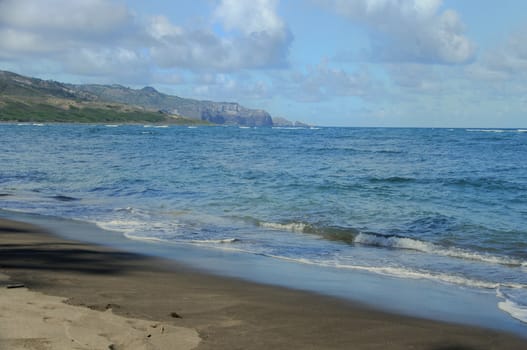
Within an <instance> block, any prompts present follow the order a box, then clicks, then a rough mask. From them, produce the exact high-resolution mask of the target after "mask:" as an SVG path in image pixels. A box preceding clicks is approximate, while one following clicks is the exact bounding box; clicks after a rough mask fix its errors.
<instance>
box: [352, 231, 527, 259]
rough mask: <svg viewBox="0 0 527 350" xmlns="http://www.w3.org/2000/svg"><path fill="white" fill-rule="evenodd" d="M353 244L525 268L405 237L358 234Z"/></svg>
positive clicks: (491, 257) (487, 255) (470, 252)
mask: <svg viewBox="0 0 527 350" xmlns="http://www.w3.org/2000/svg"><path fill="white" fill-rule="evenodd" d="M354 242H355V243H359V244H365V245H373V246H379V247H387V248H397V249H409V250H416V251H419V252H423V253H428V254H435V255H442V256H448V257H451V258H458V259H466V260H475V261H481V262H485V263H489V264H500V265H511V266H525V265H526V264H527V262H526V261H521V260H518V259H514V258H508V257H502V256H494V255H490V254H484V253H477V252H473V251H468V250H464V249H460V248H455V247H451V248H444V247H441V246H438V245H436V244H433V243H430V242H424V241H420V240H417V239H413V238H407V237H399V236H382V235H375V234H368V233H359V234H358V235H357V236H356V237H355V240H354Z"/></svg>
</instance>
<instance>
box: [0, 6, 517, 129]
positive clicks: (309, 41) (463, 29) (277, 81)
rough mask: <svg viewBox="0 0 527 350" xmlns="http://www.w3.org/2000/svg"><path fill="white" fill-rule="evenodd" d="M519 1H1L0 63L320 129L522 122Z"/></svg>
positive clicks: (23, 71) (23, 70) (30, 72)
mask: <svg viewBox="0 0 527 350" xmlns="http://www.w3.org/2000/svg"><path fill="white" fill-rule="evenodd" d="M526 17H527V2H526V1H522V0H515V1H513V0H502V1H499V2H496V1H490V0H488V1H485V0H482V1H470V0H465V1H441V0H303V1H302V0H282V1H280V0H252V1H248V0H193V1H161V0H149V1H142V0H0V69H4V70H12V71H15V72H17V73H20V74H25V75H31V76H37V77H40V78H44V79H54V80H59V81H66V82H72V83H119V84H123V85H126V86H130V87H143V86H146V85H150V86H154V87H156V88H157V89H158V90H160V91H162V92H165V93H169V94H175V95H178V96H182V97H190V98H198V99H209V100H215V101H236V102H239V103H241V104H242V105H245V106H247V107H251V108H262V109H266V110H267V111H269V112H270V113H271V115H272V116H274V117H285V118H287V119H290V120H300V121H304V122H308V123H312V124H318V125H340V126H416V127H421V126H423V127H527V39H525V38H527V20H526V19H527V18H526Z"/></svg>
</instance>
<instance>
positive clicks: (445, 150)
mask: <svg viewBox="0 0 527 350" xmlns="http://www.w3.org/2000/svg"><path fill="white" fill-rule="evenodd" d="M0 135H1V137H0V208H3V209H8V210H15V211H23V212H29V213H37V214H44V215H53V216H58V217H64V218H71V219H79V220H84V221H89V222H94V223H97V224H98V225H99V226H100V227H102V228H105V229H108V230H112V231H116V232H121V233H122V234H123V235H125V236H126V237H127V238H129V239H133V240H145V241H155V242H158V243H162V244H167V245H170V244H177V245H188V244H190V245H194V246H202V247H207V248H208V249H218V250H222V251H224V252H225V253H226V254H228V253H229V252H230V251H231V252H237V253H239V252H241V253H243V254H249V255H259V256H263V257H266V258H267V259H273V260H280V261H285V262H291V263H297V264H303V265H312V266H319V267H320V266H322V267H325V268H329V269H334V271H337V272H338V271H350V270H351V271H361V272H367V273H372V274H377V275H381V276H382V275H384V276H391V277H396V278H401V279H412V280H427V281H435V282H437V283H442V284H447V285H452V286H453V287H455V288H476V289H482V290H487V291H493V292H495V294H496V307H498V308H500V309H501V310H503V312H506V313H508V314H509V315H510V316H511V317H513V318H515V319H518V320H520V321H522V322H527V130H521V129H496V130H489V129H392V128H387V129H382V128H371V129H370V128H293V129H288V128H237V127H176V126H170V127H160V126H150V125H65V124H60V125H32V124H0Z"/></svg>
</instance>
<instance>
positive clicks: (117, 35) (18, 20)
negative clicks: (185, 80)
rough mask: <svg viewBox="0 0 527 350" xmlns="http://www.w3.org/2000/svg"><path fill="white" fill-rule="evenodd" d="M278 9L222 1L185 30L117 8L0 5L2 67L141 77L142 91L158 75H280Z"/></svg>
mask: <svg viewBox="0 0 527 350" xmlns="http://www.w3.org/2000/svg"><path fill="white" fill-rule="evenodd" d="M276 8H277V1H276V0H258V1H256V2H255V3H252V2H248V1H234V0H224V1H220V2H218V3H217V4H216V8H215V9H214V10H213V11H212V12H211V13H209V15H210V18H209V22H200V23H201V24H200V25H199V26H198V27H195V28H193V29H189V28H187V27H183V26H180V25H178V24H177V23H173V22H172V21H171V20H170V19H169V18H168V17H166V16H163V15H154V16H150V17H139V16H138V15H136V14H134V13H133V12H132V11H131V10H130V9H129V8H128V7H127V6H126V4H125V3H124V2H121V1H117V0H115V1H114V0H76V1H71V0H49V1H41V0H0V60H3V61H4V64H8V66H10V67H11V66H13V65H16V62H17V61H18V62H19V66H20V67H21V70H22V71H24V70H27V69H28V64H29V65H31V66H32V67H33V68H34V67H38V66H42V67H44V66H49V64H50V63H53V62H54V64H55V65H56V66H60V67H62V69H63V70H64V72H67V73H68V74H79V75H82V76H101V75H105V74H111V75H113V76H115V77H118V78H120V79H122V78H123V77H125V76H126V75H128V76H129V78H130V79H135V78H138V81H140V80H141V79H139V78H140V74H144V76H143V78H144V79H143V81H145V83H146V81H147V80H148V79H150V78H152V77H155V76H156V75H155V73H152V71H155V70H158V69H159V68H161V69H162V70H164V71H170V70H176V71H177V70H183V69H185V70H188V71H190V72H198V71H199V72H201V71H210V72H229V71H235V70H239V69H261V68H270V67H273V68H276V67H284V66H286V65H287V60H288V50H289V46H290V44H291V41H292V36H291V34H290V32H289V29H288V28H287V26H286V24H285V23H284V22H283V21H282V19H281V18H280V17H279V16H278V14H277V9H276ZM244 20H245V22H244ZM207 24H208V25H207ZM215 25H219V27H220V28H222V30H223V31H222V32H221V31H220V32H221V33H217V32H216V31H214V28H215V27H214V26H215ZM22 67H24V68H22ZM44 73H45V72H44ZM130 79H126V80H127V81H128V80H130Z"/></svg>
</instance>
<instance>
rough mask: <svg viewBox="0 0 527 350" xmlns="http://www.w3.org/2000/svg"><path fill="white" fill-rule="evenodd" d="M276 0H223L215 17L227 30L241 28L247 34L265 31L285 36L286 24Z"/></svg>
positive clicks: (273, 34)
mask: <svg viewBox="0 0 527 350" xmlns="http://www.w3.org/2000/svg"><path fill="white" fill-rule="evenodd" d="M277 4H278V1H276V0H253V1H245V0H223V1H221V3H220V4H219V6H218V7H217V8H216V11H215V18H216V19H217V20H218V21H219V22H221V23H222V24H223V26H224V27H225V29H227V30H239V31H240V32H241V33H243V34H244V35H246V36H249V35H252V34H254V33H262V32H265V33H267V34H268V35H270V36H284V35H285V34H286V31H287V30H286V26H285V24H284V22H283V21H282V19H281V18H280V17H279V16H278V15H277V13H276V7H277Z"/></svg>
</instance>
